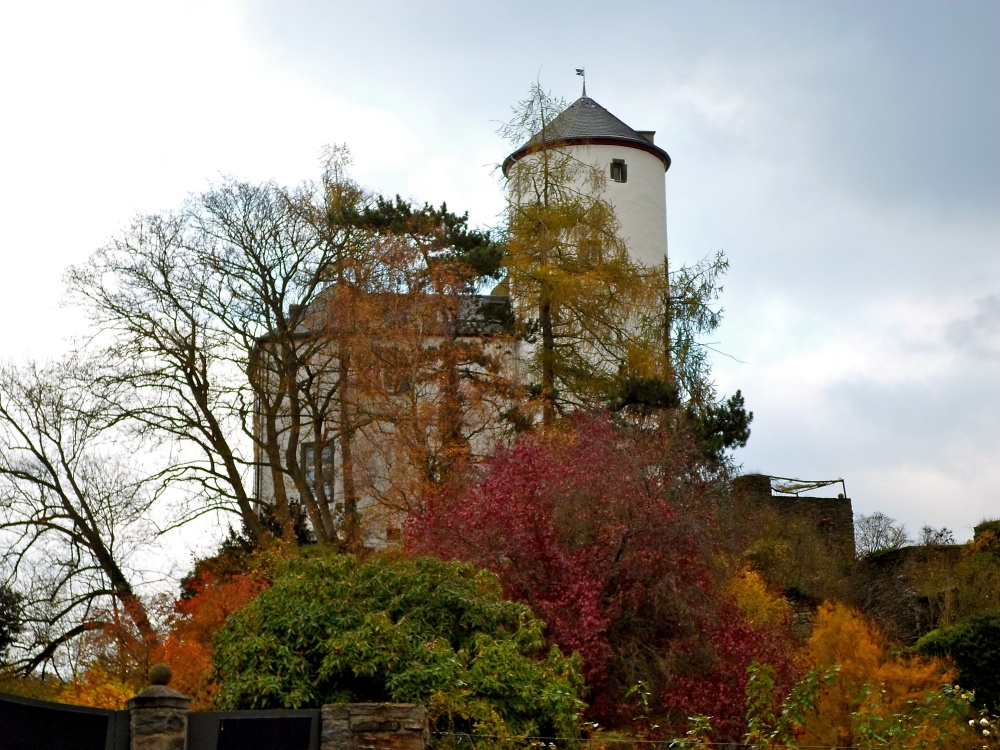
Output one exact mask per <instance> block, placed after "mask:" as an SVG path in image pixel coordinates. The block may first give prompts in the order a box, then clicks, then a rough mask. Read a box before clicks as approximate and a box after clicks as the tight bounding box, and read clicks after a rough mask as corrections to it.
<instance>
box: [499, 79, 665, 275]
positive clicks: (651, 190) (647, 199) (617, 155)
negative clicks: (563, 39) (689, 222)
mask: <svg viewBox="0 0 1000 750" xmlns="http://www.w3.org/2000/svg"><path fill="white" fill-rule="evenodd" d="M654 132H655V131H652V130H633V129H632V128H630V127H629V126H628V125H626V124H625V123H624V122H622V121H621V120H619V119H618V118H617V117H615V116H614V115H613V114H611V113H610V112H608V110H606V109H604V107H602V106H601V105H600V104H598V103H597V102H595V101H594V100H593V99H591V98H590V97H588V96H582V97H580V98H579V99H577V100H576V101H575V102H573V103H572V104H571V105H569V106H568V107H567V108H566V109H565V110H564V111H563V112H562V113H560V114H559V115H558V116H557V117H556V118H555V119H554V120H552V122H551V123H550V124H549V125H548V127H546V128H545V133H544V138H543V134H542V133H536V134H535V135H534V136H532V137H531V138H530V139H529V140H528V142H527V143H525V144H524V145H523V146H521V147H520V148H518V149H517V150H516V151H514V153H512V154H511V155H510V156H508V157H507V158H506V159H505V160H504V163H503V173H504V175H505V176H506V175H508V174H509V170H510V168H511V167H512V166H513V165H514V164H515V163H516V162H518V161H519V160H521V159H524V158H530V157H531V155H532V154H535V153H537V152H538V151H540V150H541V149H542V148H550V149H553V148H554V149H559V150H560V151H562V152H564V153H567V154H570V155H571V156H572V157H573V158H575V159H578V160H579V161H580V162H582V163H585V164H592V165H594V166H595V167H597V168H598V169H600V170H601V171H603V173H604V174H605V175H606V177H607V186H606V188H605V192H604V195H603V198H604V199H606V200H607V201H608V202H609V203H610V204H611V205H612V206H613V207H614V209H615V215H616V216H617V218H618V222H619V223H620V225H621V229H620V231H619V234H620V236H621V238H622V240H624V241H625V244H626V246H627V247H628V249H629V254H630V255H631V256H632V258H633V260H636V261H639V262H641V263H644V264H646V265H648V266H662V265H663V259H664V256H665V255H666V252H667V202H666V188H665V185H664V173H665V172H666V171H667V169H669V168H670V156H669V155H668V154H667V152H666V151H664V150H663V149H662V148H660V147H659V146H657V145H655V144H654V143H653V134H654Z"/></svg>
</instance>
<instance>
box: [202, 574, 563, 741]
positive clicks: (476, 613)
mask: <svg viewBox="0 0 1000 750" xmlns="http://www.w3.org/2000/svg"><path fill="white" fill-rule="evenodd" d="M543 627H544V624H543V623H542V621H541V620H539V619H538V618H536V617H535V616H534V615H533V614H532V613H531V611H530V610H529V609H528V608H527V607H525V606H524V605H521V604H517V603H514V602H510V601H506V600H504V599H503V598H502V592H501V589H500V586H499V584H498V582H497V580H496V578H495V577H494V576H493V575H492V574H490V573H487V572H477V571H476V570H475V569H474V568H472V567H471V566H468V565H462V564H459V563H444V562H441V561H438V560H434V559H429V558H423V559H417V560H412V561H400V560H387V559H375V560H371V561H361V560H359V559H357V558H355V557H351V556H327V557H318V558H314V559H303V558H299V559H296V560H293V561H291V562H290V563H288V564H287V565H286V566H285V567H284V568H283V569H282V570H280V571H279V573H278V574H277V575H276V577H275V579H274V584H273V586H272V587H271V588H270V589H269V590H266V591H264V592H263V593H262V594H261V595H260V596H259V597H258V598H257V599H256V600H255V601H254V602H252V603H251V604H250V605H249V606H247V607H246V608H245V609H244V610H242V611H241V612H239V613H237V614H236V615H234V616H233V617H231V618H230V619H229V621H227V623H226V626H225V627H224V628H223V630H222V631H220V632H219V635H218V636H217V638H216V649H215V657H214V664H215V667H216V669H217V673H218V678H219V682H220V689H219V693H218V696H217V698H216V703H217V705H218V706H219V707H220V708H224V709H236V708H240V709H246V708H300V707H317V706H320V705H322V704H324V703H336V702H350V701H374V702H412V703H423V704H425V705H427V706H428V708H429V710H430V714H431V719H432V722H433V724H434V726H435V728H436V729H438V730H440V731H445V730H454V731H472V732H476V733H479V734H487V735H494V736H510V735H521V736H526V735H531V736H535V735H545V736H552V735H558V736H572V735H574V734H575V733H576V731H577V723H578V718H579V714H580V712H581V710H582V708H583V704H582V703H581V702H580V700H579V698H578V693H579V691H580V689H581V688H582V681H581V679H580V677H579V663H578V659H576V658H575V657H574V658H572V659H567V658H565V657H564V656H562V654H560V653H559V652H558V651H556V650H555V649H553V650H552V651H551V652H549V653H548V654H546V653H545V652H544V646H543V640H542V629H543Z"/></svg>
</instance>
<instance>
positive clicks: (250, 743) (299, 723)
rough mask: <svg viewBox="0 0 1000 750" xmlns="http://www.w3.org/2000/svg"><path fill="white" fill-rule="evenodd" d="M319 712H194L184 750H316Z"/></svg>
mask: <svg viewBox="0 0 1000 750" xmlns="http://www.w3.org/2000/svg"><path fill="white" fill-rule="evenodd" d="M319 727H320V712H319V710H318V709H312V710H306V709H303V710H291V709H288V710H273V711H194V712H192V713H190V714H188V750H319Z"/></svg>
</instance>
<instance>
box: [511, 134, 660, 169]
mask: <svg viewBox="0 0 1000 750" xmlns="http://www.w3.org/2000/svg"><path fill="white" fill-rule="evenodd" d="M560 146H628V147H629V148H637V149H639V150H640V151H645V152H647V153H650V154H652V155H653V156H655V157H656V158H657V159H659V160H660V161H662V162H663V171H664V172H666V171H667V170H668V169H670V154H668V153H667V152H666V151H664V150H663V149H662V148H660V147H659V146H656V145H654V144H652V143H649V142H646V141H634V140H631V139H626V138H614V137H607V138H601V137H588V138H558V139H555V140H553V141H551V142H549V143H545V144H539V143H536V144H525V145H524V146H521V148H519V149H518V150H517V151H515V152H514V153H512V154H511V155H510V156H508V157H507V158H506V159H504V162H503V168H502V169H503V176H504V177H507V172H508V171H509V170H510V167H511V165H512V164H513V163H514V162H516V161H518V160H519V159H523V158H524V157H525V156H528V155H529V154H535V153H538V152H539V151H542V150H543V149H546V148H559V147H560Z"/></svg>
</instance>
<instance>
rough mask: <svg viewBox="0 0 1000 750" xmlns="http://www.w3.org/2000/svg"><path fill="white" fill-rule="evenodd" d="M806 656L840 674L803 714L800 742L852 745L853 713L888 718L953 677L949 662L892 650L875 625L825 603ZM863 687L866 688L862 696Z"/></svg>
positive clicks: (852, 612)
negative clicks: (835, 669)
mask: <svg viewBox="0 0 1000 750" xmlns="http://www.w3.org/2000/svg"><path fill="white" fill-rule="evenodd" d="M807 658H808V659H809V660H810V662H811V663H812V665H813V666H838V667H839V669H840V672H839V676H838V679H837V680H836V682H835V683H834V684H833V685H831V686H829V687H827V688H826V689H825V690H824V691H823V692H822V693H821V694H820V695H819V697H818V699H817V701H816V709H815V711H813V712H811V713H810V714H809V715H808V716H807V717H806V722H805V725H804V727H803V732H802V735H801V737H800V741H801V742H802V744H803V745H811V744H812V745H822V746H833V745H837V746H842V747H853V746H854V744H853V743H854V741H855V739H856V738H855V737H854V724H855V721H856V718H855V717H853V716H852V714H853V713H854V712H856V711H859V709H860V710H862V711H867V712H876V713H877V714H878V715H879V716H882V717H883V718H886V719H888V718H889V717H890V716H892V715H893V714H902V713H905V712H906V711H907V709H908V706H909V702H910V701H920V700H923V699H924V698H925V697H926V696H927V695H928V694H930V693H932V692H934V691H936V690H938V689H939V688H940V687H941V685H943V684H946V683H950V682H951V680H952V672H951V670H950V666H949V665H948V664H947V663H946V662H944V661H942V660H940V659H925V658H918V657H903V656H899V655H896V654H894V653H892V651H891V649H890V644H889V643H888V642H887V641H886V639H885V638H884V637H883V636H882V634H881V633H880V632H879V631H878V629H877V628H876V627H875V626H874V625H873V624H872V623H871V622H869V621H868V620H867V619H866V618H865V617H863V616H862V615H860V614H859V613H857V612H855V611H854V610H852V609H851V608H849V607H847V606H845V605H843V604H831V603H829V602H826V603H824V604H823V605H822V606H821V607H820V608H819V611H818V612H817V615H816V623H815V628H814V630H813V633H812V636H811V637H810V639H809V643H808V647H807ZM865 686H869V688H870V691H871V694H870V696H869V697H868V698H867V699H866V698H865V692H866V689H865ZM928 731H929V732H936V731H938V730H937V729H935V728H933V727H928Z"/></svg>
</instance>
